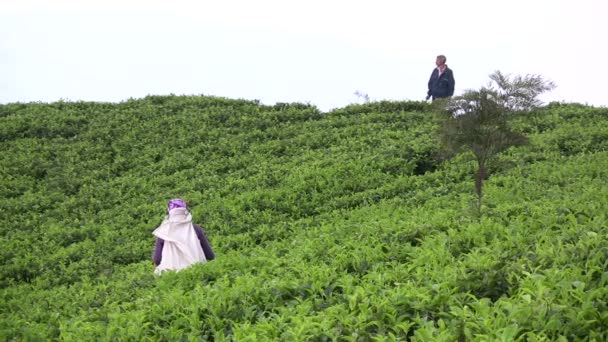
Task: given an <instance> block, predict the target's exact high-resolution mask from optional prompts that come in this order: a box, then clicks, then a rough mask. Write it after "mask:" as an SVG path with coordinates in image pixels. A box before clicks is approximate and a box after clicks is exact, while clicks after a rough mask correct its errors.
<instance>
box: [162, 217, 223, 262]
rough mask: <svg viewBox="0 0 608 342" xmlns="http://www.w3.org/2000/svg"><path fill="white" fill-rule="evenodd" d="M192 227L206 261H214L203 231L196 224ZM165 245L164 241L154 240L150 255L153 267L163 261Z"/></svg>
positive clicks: (213, 255) (213, 254)
mask: <svg viewBox="0 0 608 342" xmlns="http://www.w3.org/2000/svg"><path fill="white" fill-rule="evenodd" d="M192 225H193V226H194V232H195V233H196V237H198V240H199V241H200V243H201V247H202V248H203V252H204V253H205V258H206V259H207V261H210V260H213V259H215V253H213V249H212V248H211V245H210V244H209V241H208V240H207V237H206V236H205V231H204V230H203V228H201V226H199V225H198V224H192ZM164 245H165V240H163V239H160V238H156V243H155V245H154V253H153V254H152V261H154V265H156V266H158V265H160V262H161V260H162V259H163V246H164Z"/></svg>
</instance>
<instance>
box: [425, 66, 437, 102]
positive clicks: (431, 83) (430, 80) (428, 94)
mask: <svg viewBox="0 0 608 342" xmlns="http://www.w3.org/2000/svg"><path fill="white" fill-rule="evenodd" d="M434 73H435V70H433V72H432V73H431V77H429V84H428V88H429V89H428V91H427V92H426V99H427V100H428V99H429V97H431V88H432V87H433V74H434Z"/></svg>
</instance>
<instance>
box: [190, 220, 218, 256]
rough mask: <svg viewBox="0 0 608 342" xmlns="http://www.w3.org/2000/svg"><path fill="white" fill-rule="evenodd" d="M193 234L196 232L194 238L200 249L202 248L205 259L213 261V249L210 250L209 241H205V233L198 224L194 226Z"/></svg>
mask: <svg viewBox="0 0 608 342" xmlns="http://www.w3.org/2000/svg"><path fill="white" fill-rule="evenodd" d="M193 226H194V232H196V236H197V237H198V240H199V241H200V243H201V247H202V248H203V252H204V253H205V258H206V259H207V260H213V259H215V253H213V248H211V244H209V240H207V236H205V231H204V230H203V228H201V226H199V225H198V224H194V225H193Z"/></svg>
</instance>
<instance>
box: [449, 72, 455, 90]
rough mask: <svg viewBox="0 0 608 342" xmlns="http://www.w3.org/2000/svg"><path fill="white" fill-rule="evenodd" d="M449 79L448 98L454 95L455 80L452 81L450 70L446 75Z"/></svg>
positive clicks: (452, 74)
mask: <svg viewBox="0 0 608 342" xmlns="http://www.w3.org/2000/svg"><path fill="white" fill-rule="evenodd" d="M448 76H449V77H450V83H449V84H450V85H449V88H448V94H449V95H450V96H453V95H454V87H455V86H456V80H455V79H454V72H453V71H452V69H450V74H449V75H448Z"/></svg>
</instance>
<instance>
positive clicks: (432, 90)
mask: <svg viewBox="0 0 608 342" xmlns="http://www.w3.org/2000/svg"><path fill="white" fill-rule="evenodd" d="M454 85H456V81H455V80H454V73H453V72H452V69H450V68H448V66H447V65H446V66H445V70H444V71H443V73H442V74H441V76H439V70H437V68H435V69H433V72H432V73H431V77H430V78H429V91H428V92H427V95H429V96H431V97H432V98H433V100H434V99H436V98H440V97H449V96H452V95H454Z"/></svg>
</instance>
